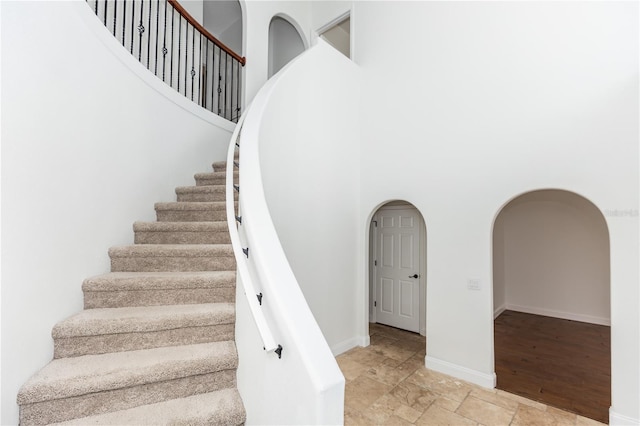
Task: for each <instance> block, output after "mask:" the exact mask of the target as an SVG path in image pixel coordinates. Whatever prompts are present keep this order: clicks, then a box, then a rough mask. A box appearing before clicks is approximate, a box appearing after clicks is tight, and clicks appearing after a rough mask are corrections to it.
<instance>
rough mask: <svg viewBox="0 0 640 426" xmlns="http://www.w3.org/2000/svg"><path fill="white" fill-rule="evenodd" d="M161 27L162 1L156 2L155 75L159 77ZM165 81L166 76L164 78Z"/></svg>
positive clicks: (157, 0)
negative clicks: (159, 35)
mask: <svg viewBox="0 0 640 426" xmlns="http://www.w3.org/2000/svg"><path fill="white" fill-rule="evenodd" d="M159 27H160V0H156V68H155V70H154V74H155V75H156V76H157V75H158V32H159V31H160V30H159ZM162 79H163V80H164V75H163V76H162Z"/></svg>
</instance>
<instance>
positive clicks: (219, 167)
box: [211, 156, 238, 173]
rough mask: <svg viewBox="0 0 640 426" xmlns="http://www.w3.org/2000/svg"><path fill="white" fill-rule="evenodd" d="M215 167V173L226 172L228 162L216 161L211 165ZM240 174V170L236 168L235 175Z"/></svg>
mask: <svg viewBox="0 0 640 426" xmlns="http://www.w3.org/2000/svg"><path fill="white" fill-rule="evenodd" d="M235 161H236V163H237V162H238V157H237V156H236V159H235ZM211 166H212V167H213V171H214V172H224V171H226V170H227V162H226V161H216V162H215V163H213V164H212V165H211ZM237 172H238V168H237V167H234V173H237Z"/></svg>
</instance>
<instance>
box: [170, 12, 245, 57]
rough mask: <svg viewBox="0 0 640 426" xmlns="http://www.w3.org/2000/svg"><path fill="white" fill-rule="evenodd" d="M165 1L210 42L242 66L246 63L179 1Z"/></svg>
mask: <svg viewBox="0 0 640 426" xmlns="http://www.w3.org/2000/svg"><path fill="white" fill-rule="evenodd" d="M167 1H168V2H169V4H170V5H171V6H173V7H174V8H175V9H176V10H177V11H178V13H180V15H182V16H183V17H184V19H186V20H187V21H188V22H189V23H190V24H191V25H193V26H194V27H195V28H196V29H197V30H198V31H200V33H202V35H203V36H205V37H206V38H208V39H209V40H210V41H211V42H213V43H214V44H215V45H216V46H218V47H219V48H220V49H222V50H224V51H225V52H227V53H228V54H229V55H231V56H232V57H234V58H235V59H236V60H237V61H238V62H240V64H242V66H245V65H246V63H247V58H245V57H244V56H240V55H238V54H237V53H236V52H234V51H233V50H231V48H229V47H228V46H227V45H226V44H224V43H223V42H221V41H220V40H218V39H217V38H216V37H215V36H213V35H212V34H211V33H210V32H209V31H207V30H206V29H205V28H204V27H203V26H202V25H200V23H199V22H198V21H196V20H195V18H194V17H193V16H191V15H190V14H189V12H187V11H186V9H185V8H184V7H182V5H181V4H180V3H178V2H177V0H167Z"/></svg>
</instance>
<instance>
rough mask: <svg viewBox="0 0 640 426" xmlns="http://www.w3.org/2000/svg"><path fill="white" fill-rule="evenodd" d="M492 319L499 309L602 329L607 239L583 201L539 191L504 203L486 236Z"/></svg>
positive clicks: (596, 214) (606, 308) (600, 219)
mask: <svg viewBox="0 0 640 426" xmlns="http://www.w3.org/2000/svg"><path fill="white" fill-rule="evenodd" d="M493 276H494V279H493V284H494V294H493V297H494V316H495V317H497V316H498V315H499V314H500V313H501V312H502V311H504V310H505V309H508V310H513V311H519V312H527V313H532V314H538V315H545V316H550V317H556V318H564V319H570V320H576V321H583V322H588V323H594V324H603V325H610V318H611V312H610V260H609V231H608V228H607V224H606V221H605V219H604V216H603V215H602V213H601V212H600V210H599V209H598V208H597V207H596V206H595V205H594V204H593V203H591V202H590V201H589V200H587V199H585V198H584V197H581V196H579V195H577V194H575V193H572V192H568V191H562V190H539V191H532V192H528V193H525V194H523V195H521V196H519V197H517V198H515V199H513V200H512V201H510V202H509V203H508V204H507V205H505V206H504V208H503V209H502V210H501V211H500V213H499V214H498V216H497V218H496V220H495V224H494V229H493Z"/></svg>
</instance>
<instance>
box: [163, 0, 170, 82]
mask: <svg viewBox="0 0 640 426" xmlns="http://www.w3.org/2000/svg"><path fill="white" fill-rule="evenodd" d="M167 6H168V5H167V0H164V35H163V36H162V81H164V78H165V69H166V67H167V53H168V52H169V51H168V50H167Z"/></svg>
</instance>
